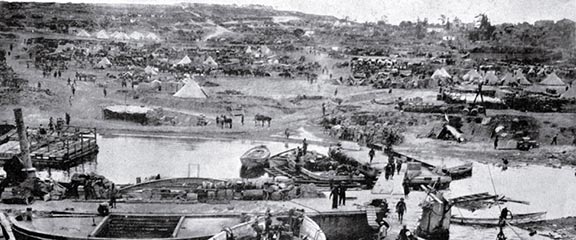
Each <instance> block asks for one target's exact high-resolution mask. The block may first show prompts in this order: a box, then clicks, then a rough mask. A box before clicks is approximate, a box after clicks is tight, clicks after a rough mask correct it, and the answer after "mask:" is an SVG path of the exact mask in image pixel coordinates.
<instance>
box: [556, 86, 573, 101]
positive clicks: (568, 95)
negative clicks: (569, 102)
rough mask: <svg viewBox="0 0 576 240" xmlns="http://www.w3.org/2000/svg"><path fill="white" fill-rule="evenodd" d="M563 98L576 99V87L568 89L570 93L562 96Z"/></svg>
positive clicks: (567, 92)
mask: <svg viewBox="0 0 576 240" xmlns="http://www.w3.org/2000/svg"><path fill="white" fill-rule="evenodd" d="M560 97H561V98H567V99H576V88H575V87H571V88H569V89H568V91H566V92H564V93H562V95H560Z"/></svg>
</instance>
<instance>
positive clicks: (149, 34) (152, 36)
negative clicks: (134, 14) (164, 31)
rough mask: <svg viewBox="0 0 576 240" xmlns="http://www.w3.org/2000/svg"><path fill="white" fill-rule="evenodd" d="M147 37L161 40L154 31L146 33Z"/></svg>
mask: <svg viewBox="0 0 576 240" xmlns="http://www.w3.org/2000/svg"><path fill="white" fill-rule="evenodd" d="M146 39H148V40H152V41H160V38H159V37H158V36H156V34H154V33H148V34H147V35H146Z"/></svg>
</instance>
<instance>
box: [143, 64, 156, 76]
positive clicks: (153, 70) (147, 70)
mask: <svg viewBox="0 0 576 240" xmlns="http://www.w3.org/2000/svg"><path fill="white" fill-rule="evenodd" d="M144 72H145V73H146V74H150V75H158V68H155V67H151V66H146V68H144Z"/></svg>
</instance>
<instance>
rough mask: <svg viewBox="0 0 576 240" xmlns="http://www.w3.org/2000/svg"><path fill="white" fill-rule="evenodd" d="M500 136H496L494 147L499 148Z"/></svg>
mask: <svg viewBox="0 0 576 240" xmlns="http://www.w3.org/2000/svg"><path fill="white" fill-rule="evenodd" d="M498 138H499V135H498V134H496V137H494V149H497V148H498Z"/></svg>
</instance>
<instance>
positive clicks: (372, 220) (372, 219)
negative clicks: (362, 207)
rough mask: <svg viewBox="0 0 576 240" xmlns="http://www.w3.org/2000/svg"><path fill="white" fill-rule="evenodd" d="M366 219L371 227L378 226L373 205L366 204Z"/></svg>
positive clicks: (375, 228) (375, 227) (377, 227)
mask: <svg viewBox="0 0 576 240" xmlns="http://www.w3.org/2000/svg"><path fill="white" fill-rule="evenodd" d="M366 221H367V223H368V226H370V227H371V228H372V229H374V230H377V229H379V228H380V226H379V225H378V223H377V222H376V208H375V207H374V206H370V205H368V206H366Z"/></svg>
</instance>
